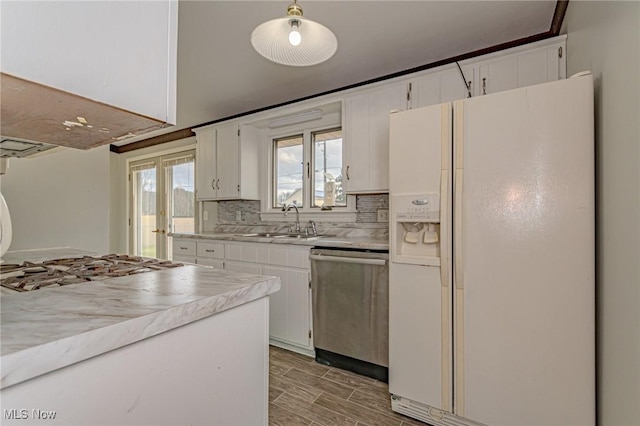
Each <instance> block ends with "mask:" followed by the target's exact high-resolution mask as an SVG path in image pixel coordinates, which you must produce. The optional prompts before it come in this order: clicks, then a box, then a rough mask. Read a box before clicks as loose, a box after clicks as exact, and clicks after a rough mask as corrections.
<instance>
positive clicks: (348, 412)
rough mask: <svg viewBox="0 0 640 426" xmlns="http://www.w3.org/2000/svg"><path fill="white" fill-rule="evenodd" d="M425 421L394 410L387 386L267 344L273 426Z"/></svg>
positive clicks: (409, 425)
mask: <svg viewBox="0 0 640 426" xmlns="http://www.w3.org/2000/svg"><path fill="white" fill-rule="evenodd" d="M276 425H277V426H297V425H304V426H321V425H322V426H334V425H335V426H338V425H339V426H343V425H344V426H347V425H348V426H424V425H425V423H421V422H419V421H417V420H414V419H411V418H409V417H405V416H403V415H400V414H397V413H394V412H393V411H391V400H390V399H389V386H388V385H387V384H386V383H383V382H380V381H378V380H375V379H372V378H369V377H366V376H361V375H359V374H355V373H352V372H350V371H345V370H340V369H338V368H333V367H328V366H326V365H322V364H319V363H317V362H315V360H314V359H313V358H310V357H307V356H304V355H300V354H297V353H294V352H290V351H287V350H284V349H280V348H277V347H274V346H270V347H269V426H276Z"/></svg>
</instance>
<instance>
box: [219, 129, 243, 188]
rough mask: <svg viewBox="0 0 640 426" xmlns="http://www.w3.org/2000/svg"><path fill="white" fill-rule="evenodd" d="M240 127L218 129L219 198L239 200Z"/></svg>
mask: <svg viewBox="0 0 640 426" xmlns="http://www.w3.org/2000/svg"><path fill="white" fill-rule="evenodd" d="M239 146H240V145H239V136H238V125H237V124H232V125H229V126H223V127H220V128H218V131H217V146H216V162H217V167H218V170H217V171H218V176H217V182H216V185H217V186H219V188H218V194H217V196H218V198H220V199H225V198H227V199H228V198H238V197H239V191H238V188H239V184H240V164H239V159H240V150H239Z"/></svg>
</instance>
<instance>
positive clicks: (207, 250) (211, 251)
mask: <svg viewBox="0 0 640 426" xmlns="http://www.w3.org/2000/svg"><path fill="white" fill-rule="evenodd" d="M204 251H206V252H207V253H215V252H216V251H215V250H213V249H204Z"/></svg>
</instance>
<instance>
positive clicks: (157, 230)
mask: <svg viewBox="0 0 640 426" xmlns="http://www.w3.org/2000/svg"><path fill="white" fill-rule="evenodd" d="M151 232H155V233H156V234H157V233H158V232H160V233H161V234H164V232H165V231H164V229H162V230H160V229H154V230H153V231H151Z"/></svg>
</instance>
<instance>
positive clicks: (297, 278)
mask: <svg viewBox="0 0 640 426" xmlns="http://www.w3.org/2000/svg"><path fill="white" fill-rule="evenodd" d="M262 274H263V275H273V276H276V277H279V278H280V281H281V282H282V287H281V288H280V291H278V292H276V293H274V294H272V295H271V296H270V298H269V303H270V306H269V337H270V338H271V339H275V340H278V341H280V342H284V343H289V344H292V345H296V346H301V347H303V348H305V349H309V350H312V349H313V342H312V339H311V337H312V336H311V309H310V308H311V292H310V289H309V272H308V271H305V270H299V269H293V268H285V267H275V266H265V267H263V268H262Z"/></svg>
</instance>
